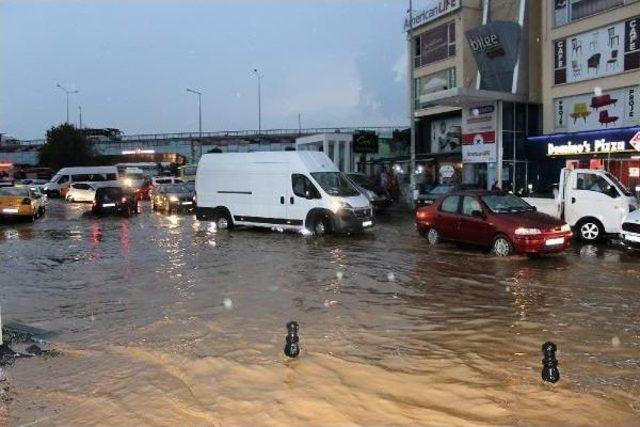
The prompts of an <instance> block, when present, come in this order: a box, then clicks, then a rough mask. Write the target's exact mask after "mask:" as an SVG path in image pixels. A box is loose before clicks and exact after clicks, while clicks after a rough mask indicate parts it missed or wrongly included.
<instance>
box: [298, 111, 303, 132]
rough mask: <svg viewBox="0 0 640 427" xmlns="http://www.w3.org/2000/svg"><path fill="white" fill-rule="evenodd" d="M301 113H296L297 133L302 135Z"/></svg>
mask: <svg viewBox="0 0 640 427" xmlns="http://www.w3.org/2000/svg"><path fill="white" fill-rule="evenodd" d="M300 116H301V114H300V113H298V135H302V119H301V117H300Z"/></svg>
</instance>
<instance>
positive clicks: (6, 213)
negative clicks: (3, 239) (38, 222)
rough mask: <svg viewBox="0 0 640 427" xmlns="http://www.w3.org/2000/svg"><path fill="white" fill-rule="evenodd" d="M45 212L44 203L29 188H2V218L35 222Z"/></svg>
mask: <svg viewBox="0 0 640 427" xmlns="http://www.w3.org/2000/svg"><path fill="white" fill-rule="evenodd" d="M43 212H44V209H43V205H42V201H41V199H40V198H38V197H37V195H36V194H35V193H34V192H33V191H31V190H30V189H29V188H27V187H0V218H25V219H28V220H30V221H34V220H35V219H36V218H38V217H39V216H40V215H42V213H43Z"/></svg>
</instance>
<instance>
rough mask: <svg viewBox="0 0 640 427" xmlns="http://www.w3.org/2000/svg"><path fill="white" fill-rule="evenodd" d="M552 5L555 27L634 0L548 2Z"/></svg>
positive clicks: (567, 0)
mask: <svg viewBox="0 0 640 427" xmlns="http://www.w3.org/2000/svg"><path fill="white" fill-rule="evenodd" d="M550 1H553V5H554V13H553V14H554V21H555V25H556V26H561V25H565V24H568V23H569V22H572V21H576V20H578V19H583V18H587V17H589V16H593V15H597V14H599V13H602V12H606V11H608V10H610V9H614V8H616V7H619V6H623V5H624V4H625V2H626V3H627V4H628V3H632V2H633V1H635V0H626V1H625V0H550Z"/></svg>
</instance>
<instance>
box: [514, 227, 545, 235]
mask: <svg viewBox="0 0 640 427" xmlns="http://www.w3.org/2000/svg"><path fill="white" fill-rule="evenodd" d="M538 234H542V232H541V231H540V229H539V228H524V227H520V228H516V236H535V235H538Z"/></svg>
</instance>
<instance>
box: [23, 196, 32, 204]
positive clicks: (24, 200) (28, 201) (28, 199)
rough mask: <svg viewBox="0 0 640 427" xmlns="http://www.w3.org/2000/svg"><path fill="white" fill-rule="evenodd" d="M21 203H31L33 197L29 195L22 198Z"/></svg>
mask: <svg viewBox="0 0 640 427" xmlns="http://www.w3.org/2000/svg"><path fill="white" fill-rule="evenodd" d="M21 204H23V205H30V204H31V199H30V198H28V197H25V198H24V199H22V202H21Z"/></svg>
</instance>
